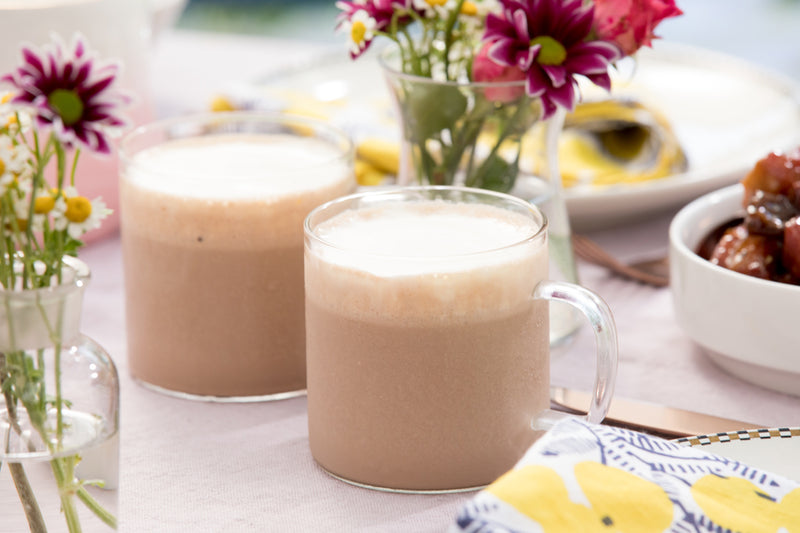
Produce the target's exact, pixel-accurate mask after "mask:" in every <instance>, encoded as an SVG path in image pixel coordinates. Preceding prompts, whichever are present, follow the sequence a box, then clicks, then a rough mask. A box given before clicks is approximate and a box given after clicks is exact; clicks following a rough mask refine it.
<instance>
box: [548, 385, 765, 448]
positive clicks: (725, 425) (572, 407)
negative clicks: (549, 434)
mask: <svg viewBox="0 0 800 533" xmlns="http://www.w3.org/2000/svg"><path fill="white" fill-rule="evenodd" d="M590 401H591V395H590V394H589V393H587V392H583V391H578V390H574V389H567V388H563V387H552V388H551V389H550V403H551V406H552V408H553V409H556V410H560V411H565V412H571V413H580V414H585V413H586V408H587V407H588V406H589V403H590ZM603 424H606V425H609V426H617V427H623V428H626V429H633V430H635V431H641V432H642V433H648V434H650V435H656V436H659V437H664V438H668V439H674V438H679V437H691V436H695V435H709V434H713V433H727V432H729V431H738V430H740V429H759V428H763V427H765V426H763V425H757V424H752V423H750V422H742V421H740V420H732V419H728V418H721V417H718V416H713V415H708V414H704V413H697V412H694V411H687V410H685V409H678V408H675V407H667V406H664V405H658V404H654V403H649V402H643V401H639V400H629V399H625V398H618V397H616V396H615V397H614V398H613V399H612V400H611V407H610V408H609V410H608V415H607V416H606V419H605V420H603Z"/></svg>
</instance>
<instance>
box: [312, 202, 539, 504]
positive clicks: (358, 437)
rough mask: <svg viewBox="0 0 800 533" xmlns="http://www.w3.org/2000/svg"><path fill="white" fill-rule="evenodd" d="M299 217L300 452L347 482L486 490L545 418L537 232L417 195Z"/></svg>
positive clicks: (534, 224) (506, 217)
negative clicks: (303, 334) (302, 282)
mask: <svg viewBox="0 0 800 533" xmlns="http://www.w3.org/2000/svg"><path fill="white" fill-rule="evenodd" d="M365 205H366V206H361V207H360V208H357V209H356V208H352V209H349V210H347V211H344V212H342V213H340V214H336V215H334V216H332V217H326V214H324V213H322V214H320V215H319V216H316V213H315V214H312V216H311V217H310V219H309V221H308V222H307V234H306V261H305V275H306V324H307V357H308V416H309V441H310V446H311V451H312V454H313V456H314V458H315V459H316V461H317V462H318V463H319V464H320V465H321V466H322V467H323V468H325V469H326V470H328V471H329V472H331V473H332V474H334V475H336V476H339V477H342V478H344V479H346V480H349V481H353V482H356V483H360V484H365V485H370V486H377V487H385V488H391V489H399V490H414V491H416V490H419V491H426V490H452V489H463V488H469V487H477V486H481V485H485V484H487V483H490V482H491V481H493V480H494V479H495V478H497V477H498V476H499V475H501V474H502V473H503V472H505V471H506V470H508V469H509V468H511V467H512V466H513V464H514V463H515V462H516V461H517V460H518V459H519V458H520V457H521V456H522V454H523V453H524V452H525V450H526V449H527V448H528V447H529V446H530V444H531V443H532V442H533V441H534V439H535V437H536V434H535V433H534V432H533V431H532V430H531V421H532V420H533V419H534V417H535V415H536V414H537V413H539V412H541V411H543V410H545V409H547V408H548V406H549V381H550V378H549V352H548V350H549V340H548V312H547V303H546V302H545V301H542V300H537V301H534V300H533V299H532V296H531V295H532V293H533V290H534V287H535V286H536V284H537V283H538V282H539V281H540V280H542V279H545V278H546V276H547V265H548V259H547V243H546V235H545V233H544V231H543V229H542V224H543V222H542V220H541V219H538V220H536V219H535V218H531V216H530V213H528V214H524V213H517V212H513V211H511V210H508V209H504V208H501V207H496V206H494V205H481V204H475V203H466V202H465V203H460V202H450V201H447V202H445V201H441V200H427V199H421V200H418V201H412V200H409V201H406V202H404V203H393V202H391V201H382V202H381V201H376V202H374V207H371V206H369V204H366V203H365Z"/></svg>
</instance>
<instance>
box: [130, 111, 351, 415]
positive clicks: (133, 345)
mask: <svg viewBox="0 0 800 533" xmlns="http://www.w3.org/2000/svg"><path fill="white" fill-rule="evenodd" d="M121 154H122V163H123V168H122V170H123V171H122V179H121V189H120V198H121V206H122V215H121V221H122V226H121V230H122V231H121V234H122V253H123V261H124V271H125V310H126V321H127V330H126V331H127V341H128V366H129V369H130V372H131V375H132V376H133V377H134V379H136V380H137V381H139V382H140V383H143V384H145V385H146V386H149V387H150V388H154V389H157V390H159V391H161V392H166V393H169V394H172V395H177V396H181V397H187V398H194V399H204V400H214V401H258V400H267V399H281V398H287V397H291V396H296V395H299V394H303V393H304V392H305V388H306V372H305V362H306V360H305V330H304V327H303V324H304V311H303V301H304V298H303V221H304V220H305V218H306V216H307V215H308V214H309V212H310V211H311V210H312V209H313V208H314V207H316V206H318V205H319V204H321V203H323V202H326V201H328V200H332V199H334V198H338V197H340V196H342V195H345V194H349V193H352V192H353V191H354V190H355V188H356V181H355V177H354V173H353V166H352V165H353V145H352V143H351V142H350V140H349V138H348V137H347V135H345V134H344V133H343V132H342V131H340V130H338V129H336V128H334V127H332V126H330V125H329V124H327V123H325V122H323V121H318V120H312V119H306V118H303V117H296V116H292V115H288V114H281V113H255V112H252V113H251V112H238V113H205V114H199V115H193V116H186V117H178V118H174V119H168V120H163V121H160V122H156V123H153V124H149V125H146V126H143V127H141V128H139V129H137V130H135V131H133V132H132V133H130V134H129V135H128V136H126V137H125V138H124V139H123V142H122V149H121Z"/></svg>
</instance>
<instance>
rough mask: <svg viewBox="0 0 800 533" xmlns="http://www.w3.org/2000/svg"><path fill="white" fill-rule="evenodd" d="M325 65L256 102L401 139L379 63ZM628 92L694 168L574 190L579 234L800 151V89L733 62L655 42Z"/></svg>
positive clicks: (571, 204)
mask: <svg viewBox="0 0 800 533" xmlns="http://www.w3.org/2000/svg"><path fill="white" fill-rule="evenodd" d="M325 59H326V60H325V61H321V62H315V63H314V64H312V65H302V66H300V67H298V68H297V69H294V70H292V71H291V72H283V73H279V74H278V75H275V76H271V77H269V78H267V79H264V80H259V81H258V85H257V92H256V93H252V92H251V96H252V95H253V94H255V95H256V96H255V97H256V98H264V99H265V100H266V101H267V103H266V105H267V106H268V107H269V106H273V107H281V103H280V101H281V99H283V100H284V103H285V100H286V99H287V98H288V99H289V100H293V99H295V102H290V104H291V103H294V104H297V102H298V101H299V100H303V104H304V105H306V106H308V105H310V102H309V100H311V98H305V97H301V95H304V96H308V97H312V98H313V100H314V102H319V103H322V105H320V106H318V108H317V111H318V112H319V114H323V115H324V114H330V117H329V118H331V120H332V121H333V122H334V123H336V124H337V125H339V126H340V127H342V128H344V129H345V130H347V131H348V132H349V133H350V134H351V135H352V136H353V137H354V138H356V140H358V138H359V137H362V136H366V135H376V134H377V135H380V134H383V135H384V136H387V135H391V136H392V137H393V138H397V135H398V131H397V130H398V128H397V126H396V123H395V121H394V117H393V111H392V109H391V105H390V103H389V100H388V99H389V93H388V90H387V89H386V87H385V84H384V81H383V79H382V78H381V73H380V70H379V67H378V65H377V60H376V59H375V57H374V56H372V55H367V56H364V57H362V58H360V59H358V60H357V61H350V60H349V58H348V57H347V53H346V51H344V50H342V52H341V53H340V54H337V55H336V56H333V57H327V58H325ZM251 89H252V87H251ZM628 93H629V94H632V95H634V96H636V97H637V98H638V99H640V100H641V101H643V102H644V103H646V104H649V105H650V106H652V107H653V108H654V109H658V110H660V111H662V112H663V113H664V114H665V115H666V116H667V117H668V119H669V121H670V123H671V124H672V127H673V129H674V131H675V133H676V135H677V136H678V139H679V140H680V142H681V144H682V146H683V148H684V149H685V151H686V153H687V156H688V159H689V168H688V170H687V172H685V173H681V174H677V175H674V176H670V177H667V178H662V179H659V180H653V181H650V182H644V183H638V184H623V185H613V186H609V187H605V188H598V187H584V188H572V189H569V190H567V191H566V192H565V196H566V201H567V208H568V210H569V214H570V218H571V220H572V222H573V224H574V225H575V226H576V228H577V229H580V228H581V227H592V228H594V229H597V228H599V227H603V226H606V227H607V226H612V225H618V224H621V223H624V222H629V221H633V220H636V219H641V218H644V217H647V216H652V214H653V213H655V212H659V211H666V210H668V209H670V208H676V207H679V206H681V205H683V204H685V203H687V202H688V201H690V200H691V199H693V198H696V197H697V196H699V195H701V194H703V193H705V192H708V191H711V190H714V189H717V188H719V187H722V186H723V185H727V184H730V183H734V182H736V181H737V180H739V179H741V177H742V176H743V175H744V174H745V173H746V172H747V171H748V170H749V169H750V168H751V167H752V166H753V165H754V164H755V162H756V161H757V160H759V159H760V158H762V157H763V156H765V155H766V154H767V153H769V152H770V151H772V150H775V149H786V148H790V147H794V146H797V145H798V144H800V86H798V85H797V84H795V83H793V82H791V81H790V80H788V79H784V78H782V77H780V76H777V75H775V74H773V73H770V72H768V71H765V70H763V69H761V68H759V67H757V66H754V65H752V64H750V63H748V62H745V61H742V60H740V59H737V58H734V57H731V56H728V55H724V54H720V53H717V52H712V51H709V50H704V49H699V48H695V47H689V46H685V45H678V44H675V43H669V42H666V41H658V42H657V43H656V45H655V48H652V49H650V48H644V49H642V50H641V51H640V52H639V53H638V55H637V58H636V70H635V74H634V75H633V76H632V78H631V79H630V81H629V82H628V83H625V84H622V83H620V84H617V86H615V89H614V94H615V95H621V94H628ZM326 102H327V103H328V105H327V107H324V106H325V104H324V103H326ZM343 102H344V103H343ZM263 103H264V102H262V104H263ZM298 105H300V104H298ZM290 107H291V105H290Z"/></svg>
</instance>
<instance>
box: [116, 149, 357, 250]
mask: <svg viewBox="0 0 800 533" xmlns="http://www.w3.org/2000/svg"><path fill="white" fill-rule="evenodd" d="M354 188H355V178H354V177H353V172H352V168H351V162H350V161H349V158H347V157H345V156H344V155H343V154H342V153H341V152H340V151H339V150H337V148H336V147H334V146H332V145H331V144H329V143H326V142H325V141H323V140H320V139H316V138H312V137H297V136H292V135H268V134H263V135H250V134H248V135H212V136H206V137H198V138H191V139H178V140H174V141H168V142H166V143H164V144H161V145H157V146H154V147H152V148H148V149H146V150H143V151H141V152H139V153H138V154H136V155H135V156H134V157H133V159H132V162H131V164H129V165H127V166H126V168H125V169H124V172H123V181H122V192H121V196H122V201H123V206H122V221H123V222H122V223H123V225H125V226H126V228H127V230H130V231H133V232H135V233H137V234H139V235H148V236H151V237H152V238H154V239H156V240H160V241H168V242H185V243H187V244H188V243H192V242H196V243H200V242H202V243H205V244H206V245H217V246H220V247H225V248H242V247H248V246H273V245H274V246H278V245H295V246H296V245H297V243H299V242H302V222H303V219H304V218H305V216H306V215H307V214H308V212H309V211H310V210H311V209H313V208H314V207H316V206H317V205H319V204H321V203H323V202H325V201H327V200H330V199H332V198H336V197H338V196H341V195H343V194H347V193H349V192H351V191H352V190H353V189H354Z"/></svg>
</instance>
